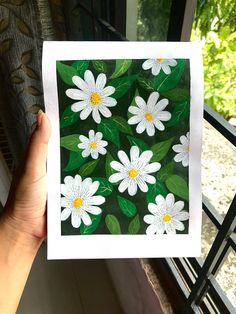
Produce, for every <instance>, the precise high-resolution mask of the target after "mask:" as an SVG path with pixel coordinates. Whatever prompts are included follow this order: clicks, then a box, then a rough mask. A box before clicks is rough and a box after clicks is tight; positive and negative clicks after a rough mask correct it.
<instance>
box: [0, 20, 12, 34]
mask: <svg viewBox="0 0 236 314" xmlns="http://www.w3.org/2000/svg"><path fill="white" fill-rule="evenodd" d="M9 24H10V23H9V18H8V17H5V18H3V19H0V33H3V32H4V31H5V30H6V29H7V28H8V26H9Z"/></svg>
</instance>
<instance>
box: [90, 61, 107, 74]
mask: <svg viewBox="0 0 236 314" xmlns="http://www.w3.org/2000/svg"><path fill="white" fill-rule="evenodd" d="M92 65H93V67H94V69H95V70H96V71H97V72H100V73H106V72H107V65H106V63H105V62H104V61H102V60H94V61H92Z"/></svg>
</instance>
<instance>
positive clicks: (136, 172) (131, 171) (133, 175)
mask: <svg viewBox="0 0 236 314" xmlns="http://www.w3.org/2000/svg"><path fill="white" fill-rule="evenodd" d="M137 175H138V171H137V170H135V169H130V170H129V172H128V176H129V177H130V178H136V177H137Z"/></svg>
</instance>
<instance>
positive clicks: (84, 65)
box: [72, 60, 89, 77]
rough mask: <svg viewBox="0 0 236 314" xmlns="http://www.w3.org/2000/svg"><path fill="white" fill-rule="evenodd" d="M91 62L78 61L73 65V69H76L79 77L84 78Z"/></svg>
mask: <svg viewBox="0 0 236 314" xmlns="http://www.w3.org/2000/svg"><path fill="white" fill-rule="evenodd" d="M88 66H89V60H78V61H75V62H74V63H73V64H72V67H73V68H75V69H76V72H77V75H78V76H80V77H84V72H85V71H86V70H87V69H88Z"/></svg>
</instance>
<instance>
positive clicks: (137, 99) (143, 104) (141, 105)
mask: <svg viewBox="0 0 236 314" xmlns="http://www.w3.org/2000/svg"><path fill="white" fill-rule="evenodd" d="M135 102H136V104H137V105H138V107H139V108H140V109H144V110H145V109H146V107H147V105H146V102H145V100H144V99H143V98H142V97H140V96H136V97H135Z"/></svg>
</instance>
